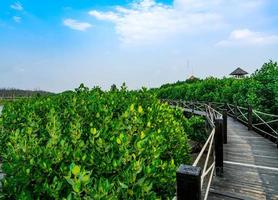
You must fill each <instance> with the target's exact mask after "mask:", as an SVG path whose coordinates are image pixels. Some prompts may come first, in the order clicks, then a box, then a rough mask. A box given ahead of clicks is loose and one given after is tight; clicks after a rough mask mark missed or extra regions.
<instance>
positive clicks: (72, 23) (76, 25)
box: [63, 19, 92, 31]
mask: <svg viewBox="0 0 278 200" xmlns="http://www.w3.org/2000/svg"><path fill="white" fill-rule="evenodd" d="M63 24H64V25H65V26H67V27H69V28H71V29H74V30H78V31H86V30H87V29H88V28H91V27H92V25H91V24H90V23H88V22H80V21H77V20H75V19H65V20H64V21H63Z"/></svg>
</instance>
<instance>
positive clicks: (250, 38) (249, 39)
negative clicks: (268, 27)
mask: <svg viewBox="0 0 278 200" xmlns="http://www.w3.org/2000/svg"><path fill="white" fill-rule="evenodd" d="M270 44H278V35H267V34H264V33H262V32H254V31H251V30H249V29H238V30H234V31H232V32H231V33H230V36H229V38H228V39H227V40H222V41H220V42H218V43H217V46H235V45H270Z"/></svg>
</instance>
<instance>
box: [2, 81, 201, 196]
mask: <svg viewBox="0 0 278 200" xmlns="http://www.w3.org/2000/svg"><path fill="white" fill-rule="evenodd" d="M199 123H200V124H201V123H203V121H202V120H200V119H199V118H192V119H191V121H190V120H189V121H188V120H187V119H186V118H185V117H184V116H183V114H182V112H181V111H180V110H178V109H172V108H170V107H169V106H168V105H167V104H162V103H160V101H159V100H158V99H157V98H156V97H154V96H153V95H151V94H150V93H149V92H147V91H145V90H141V91H137V92H132V91H127V90H126V89H125V88H124V87H123V88H121V89H120V90H118V89H116V88H113V90H111V91H109V92H103V91H101V90H100V89H98V88H95V89H92V90H89V89H88V88H86V87H84V86H80V88H78V89H76V91H74V92H65V93H63V94H60V95H55V96H51V97H48V98H43V97H37V98H34V99H26V100H22V101H16V102H13V103H8V104H6V106H5V108H4V110H3V115H2V116H1V118H0V126H2V127H3V128H2V133H1V136H0V152H1V158H2V163H3V166H2V169H3V171H4V172H5V173H6V176H5V178H4V180H3V181H2V182H3V193H4V195H5V198H7V199H8V198H10V199H63V198H66V199H81V198H82V199H159V198H166V197H169V198H170V197H172V196H173V195H174V192H175V172H176V169H177V167H178V166H179V165H180V164H181V163H189V162H190V155H189V147H188V143H187V134H188V133H189V132H193V129H194V127H198V124H199ZM192 136H193V137H198V136H194V134H193V135H192Z"/></svg>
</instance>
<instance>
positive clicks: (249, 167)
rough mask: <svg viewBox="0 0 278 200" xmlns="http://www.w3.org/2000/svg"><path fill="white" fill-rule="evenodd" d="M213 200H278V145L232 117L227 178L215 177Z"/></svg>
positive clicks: (229, 129)
mask: <svg viewBox="0 0 278 200" xmlns="http://www.w3.org/2000/svg"><path fill="white" fill-rule="evenodd" d="M208 199H211V200H220V199H224V200H234V199H246V200H249V199H250V200H251V199H255V200H278V149H277V147H276V144H274V143H272V142H270V141H269V140H267V139H265V138H263V137H262V136H260V135H259V134H257V133H255V132H254V131H248V130H247V127H246V126H244V125H242V124H240V123H239V122H237V121H234V120H233V119H231V118H228V144H224V176H223V177H214V180H213V182H212V186H211V189H210V194H209V198H208Z"/></svg>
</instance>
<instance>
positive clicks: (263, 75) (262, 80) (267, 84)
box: [154, 61, 278, 113]
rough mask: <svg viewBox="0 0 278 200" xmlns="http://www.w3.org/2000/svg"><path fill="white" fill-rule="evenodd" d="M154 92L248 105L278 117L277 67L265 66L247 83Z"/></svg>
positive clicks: (197, 83)
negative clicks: (276, 114) (275, 114)
mask: <svg viewBox="0 0 278 200" xmlns="http://www.w3.org/2000/svg"><path fill="white" fill-rule="evenodd" d="M154 91H155V92H156V93H157V95H158V97H159V98H168V99H183V100H192V101H196V100H197V101H210V102H228V103H234V104H238V105H241V106H247V105H248V104H249V105H252V106H253V107H254V108H255V109H258V110H262V111H264V112H267V113H278V65H277V63H276V62H273V61H270V62H268V63H265V64H264V65H263V66H262V68H261V69H260V70H257V71H256V72H255V73H254V74H252V75H251V76H250V77H248V78H244V79H235V78H223V79H218V78H212V77H210V78H206V79H204V80H198V79H196V80H194V81H184V82H177V83H176V84H167V85H164V86H162V87H161V88H159V89H155V90H154Z"/></svg>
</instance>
